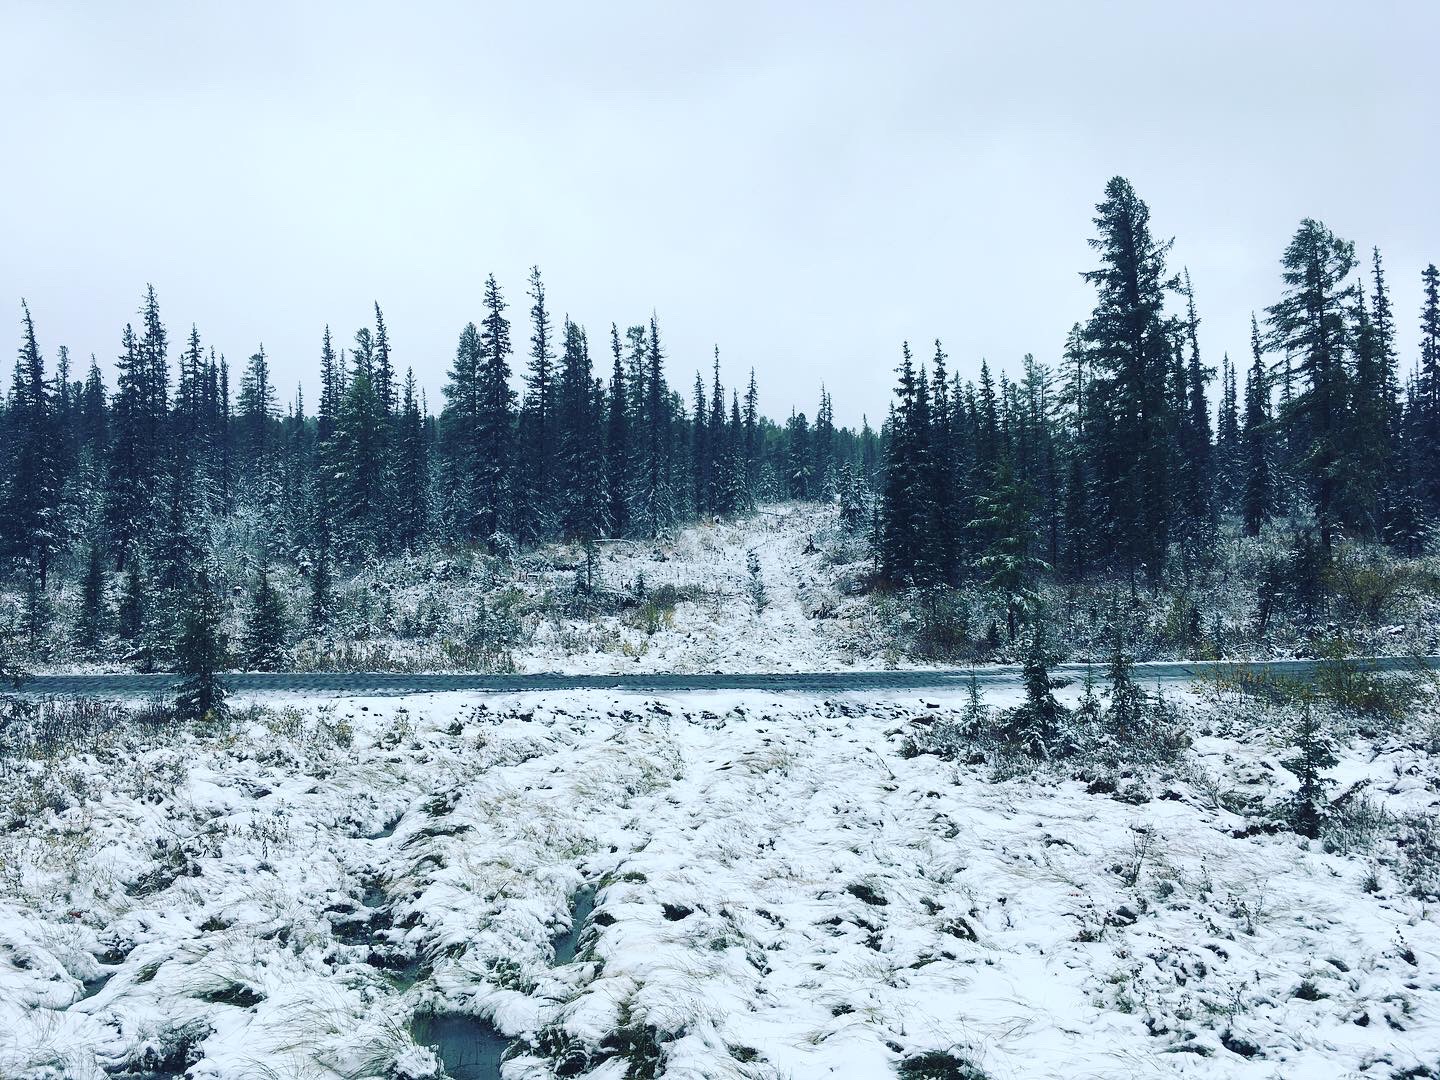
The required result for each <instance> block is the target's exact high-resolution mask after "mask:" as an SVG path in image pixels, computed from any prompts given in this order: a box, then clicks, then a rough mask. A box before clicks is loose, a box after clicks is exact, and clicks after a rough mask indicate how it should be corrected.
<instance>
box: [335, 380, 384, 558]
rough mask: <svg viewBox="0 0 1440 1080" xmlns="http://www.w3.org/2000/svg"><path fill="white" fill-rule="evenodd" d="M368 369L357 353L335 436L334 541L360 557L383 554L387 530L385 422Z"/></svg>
mask: <svg viewBox="0 0 1440 1080" xmlns="http://www.w3.org/2000/svg"><path fill="white" fill-rule="evenodd" d="M371 367H372V364H371V363H370V362H367V361H366V360H365V359H364V358H363V353H362V352H360V351H357V356H356V361H355V367H354V370H353V371H352V373H351V376H350V385H349V386H348V387H347V389H346V391H345V400H344V402H342V404H341V407H340V416H339V421H338V424H337V427H336V431H335V477H334V480H335V495H336V503H335V506H336V521H335V529H336V539H337V541H339V543H340V545H341V547H342V549H343V550H344V551H345V552H347V553H349V554H351V555H353V556H356V557H360V558H363V557H366V556H369V555H373V554H376V553H379V552H381V551H383V550H385V549H386V548H387V547H388V544H387V539H388V535H389V530H390V526H391V525H393V522H392V521H390V520H389V519H388V517H387V511H388V509H389V507H388V499H387V497H386V495H387V490H388V487H389V483H388V480H389V478H388V477H387V475H386V473H387V464H388V459H387V454H386V443H387V441H388V440H387V438H386V436H387V431H386V427H387V422H386V418H385V411H384V406H383V404H382V403H381V401H380V398H379V395H378V394H377V393H376V389H375V385H374V383H373V382H372V381H371V374H370V372H371Z"/></svg>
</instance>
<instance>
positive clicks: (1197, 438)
mask: <svg viewBox="0 0 1440 1080" xmlns="http://www.w3.org/2000/svg"><path fill="white" fill-rule="evenodd" d="M1183 289H1184V293H1185V343H1186V344H1187V345H1188V346H1189V355H1188V357H1187V360H1186V365H1185V371H1184V378H1183V389H1184V393H1183V396H1182V399H1181V400H1180V401H1179V402H1177V414H1178V417H1179V425H1178V426H1179V430H1180V432H1181V435H1180V441H1179V447H1178V449H1179V452H1180V454H1179V467H1178V468H1177V470H1176V471H1177V474H1178V480H1179V486H1180V522H1179V525H1180V530H1179V531H1180V538H1181V542H1182V544H1183V545H1184V547H1185V548H1186V556H1187V558H1186V563H1187V566H1188V565H1189V564H1190V563H1191V562H1193V561H1194V560H1195V559H1196V558H1198V557H1202V556H1203V555H1204V554H1205V553H1207V552H1208V551H1209V550H1210V548H1211V546H1212V543H1213V540H1214V526H1215V519H1214V484H1215V477H1214V471H1213V469H1214V466H1213V452H1212V443H1211V431H1210V405H1209V402H1208V401H1207V400H1206V398H1205V383H1206V382H1207V381H1208V380H1209V378H1210V374H1211V373H1210V372H1208V371H1206V369H1205V367H1204V365H1203V364H1201V362H1200V339H1199V332H1198V331H1199V326H1200V319H1199V316H1198V315H1196V313H1195V292H1194V289H1193V288H1192V287H1191V284H1190V272H1189V271H1188V270H1187V271H1185V274H1184V287H1183Z"/></svg>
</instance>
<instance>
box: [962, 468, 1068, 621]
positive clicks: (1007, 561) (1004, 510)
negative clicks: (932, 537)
mask: <svg viewBox="0 0 1440 1080" xmlns="http://www.w3.org/2000/svg"><path fill="white" fill-rule="evenodd" d="M976 507H977V510H978V511H979V517H977V518H976V519H975V520H974V521H972V522H971V523H970V525H971V528H972V529H975V530H976V531H977V532H978V533H979V534H980V535H982V536H984V537H985V538H986V539H985V553H984V555H982V556H981V557H980V559H979V560H978V561H977V562H976V564H975V567H976V569H977V570H978V571H979V572H980V574H981V576H982V581H983V584H984V586H985V588H986V589H987V590H988V591H989V592H991V593H992V594H994V595H996V596H999V597H1000V598H1002V599H1003V601H1004V604H1005V627H1006V640H1007V641H1009V642H1014V641H1015V639H1016V636H1017V635H1018V633H1019V630H1020V627H1021V625H1022V624H1024V623H1026V622H1028V620H1029V618H1030V616H1031V614H1033V612H1034V611H1035V609H1036V607H1037V605H1038V603H1039V595H1038V593H1037V592H1036V589H1035V585H1036V580H1035V579H1036V577H1037V575H1038V574H1039V573H1041V572H1042V571H1044V570H1048V569H1049V567H1048V566H1047V565H1046V564H1045V562H1044V561H1043V560H1041V559H1039V558H1037V557H1036V556H1035V555H1034V554H1033V545H1034V522H1033V518H1032V517H1031V514H1030V507H1029V493H1028V491H1027V488H1026V485H1025V482H1024V481H1023V480H1021V479H1020V478H1019V477H1017V476H1016V475H1015V473H1014V469H1013V467H1012V466H1011V464H1010V461H1009V457H1008V455H1007V456H1006V457H1004V458H1002V459H1001V461H1000V464H999V466H998V467H997V468H996V470H995V477H994V481H993V483H992V485H991V487H990V490H989V491H987V492H984V493H982V494H981V495H979V496H978V497H977V499H976Z"/></svg>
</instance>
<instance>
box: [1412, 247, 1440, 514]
mask: <svg viewBox="0 0 1440 1080" xmlns="http://www.w3.org/2000/svg"><path fill="white" fill-rule="evenodd" d="M1420 279H1421V281H1422V283H1423V284H1424V298H1423V301H1422V304H1421V308H1420V371H1419V377H1418V379H1417V380H1416V387H1415V390H1416V394H1415V400H1416V403H1417V410H1416V418H1417V420H1418V424H1417V426H1416V428H1415V434H1416V436H1417V438H1416V439H1415V440H1414V444H1415V448H1416V451H1417V457H1418V462H1417V468H1418V471H1419V475H1421V476H1423V477H1426V478H1427V482H1426V483H1425V484H1424V485H1423V486H1422V492H1421V494H1422V497H1423V498H1424V499H1425V500H1426V504H1427V506H1428V508H1429V510H1430V512H1431V513H1432V514H1433V513H1436V512H1440V270H1437V269H1436V268H1435V264H1434V263H1431V264H1430V265H1429V266H1427V267H1426V268H1425V269H1424V271H1423V272H1422V273H1421V275H1420Z"/></svg>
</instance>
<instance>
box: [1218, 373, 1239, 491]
mask: <svg viewBox="0 0 1440 1080" xmlns="http://www.w3.org/2000/svg"><path fill="white" fill-rule="evenodd" d="M1220 370H1221V376H1220V381H1221V389H1220V416H1219V421H1218V423H1217V425H1216V431H1215V457H1216V481H1217V483H1218V485H1219V491H1218V501H1219V508H1220V509H1223V510H1225V511H1230V512H1233V511H1236V510H1238V509H1239V507H1240V495H1241V492H1242V491H1243V490H1244V478H1243V463H1244V453H1243V451H1242V450H1241V442H1240V399H1239V392H1238V387H1237V385H1236V376H1235V365H1234V364H1232V363H1231V362H1230V354H1229V353H1225V354H1224V355H1223V356H1222V357H1221V360H1220Z"/></svg>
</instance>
